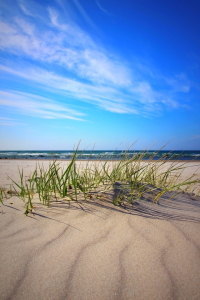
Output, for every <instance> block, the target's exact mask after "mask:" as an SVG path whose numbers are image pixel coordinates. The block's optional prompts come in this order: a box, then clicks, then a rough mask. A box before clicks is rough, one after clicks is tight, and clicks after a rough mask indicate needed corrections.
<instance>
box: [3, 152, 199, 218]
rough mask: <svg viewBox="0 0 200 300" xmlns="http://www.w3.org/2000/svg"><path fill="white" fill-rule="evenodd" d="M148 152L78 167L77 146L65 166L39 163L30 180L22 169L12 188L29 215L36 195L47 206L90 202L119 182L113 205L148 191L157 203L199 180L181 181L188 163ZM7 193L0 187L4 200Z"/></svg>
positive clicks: (131, 200)
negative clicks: (62, 202)
mask: <svg viewBox="0 0 200 300" xmlns="http://www.w3.org/2000/svg"><path fill="white" fill-rule="evenodd" d="M147 152H148V151H144V153H143V154H140V156H136V155H135V156H133V157H132V158H131V159H130V158H129V157H128V155H127V156H126V152H124V156H123V158H122V159H121V160H120V161H110V160H104V157H102V158H101V159H99V160H98V161H95V162H94V161H93V162H91V161H89V160H87V161H84V162H79V164H78V167H77V160H79V158H80V156H79V154H78V147H77V149H76V151H74V155H73V157H72V159H71V161H69V163H68V166H67V167H66V168H65V169H63V168H61V164H60V163H59V162H58V161H56V160H54V161H52V162H50V164H49V167H48V168H47V169H45V168H44V167H43V166H42V165H40V164H37V166H36V169H35V171H34V172H33V173H32V175H31V176H30V178H29V179H28V180H25V178H24V173H23V170H20V169H19V178H20V181H19V182H16V181H14V180H12V181H13V190H14V191H15V193H17V195H18V197H20V198H21V199H22V200H23V201H24V203H25V214H26V215H28V213H30V212H32V210H33V197H34V195H35V194H38V197H39V200H40V201H41V202H42V203H43V204H44V205H47V206H50V205H51V202H52V201H59V200H60V199H62V200H66V202H68V201H79V199H80V198H82V199H84V201H89V199H90V197H91V193H93V195H94V192H95V191H96V193H95V195H96V198H97V199H99V198H101V195H102V194H103V193H105V192H106V191H108V190H111V189H113V188H114V187H115V185H116V183H119V182H120V186H121V189H122V192H121V193H118V195H117V196H116V197H115V198H113V204H114V205H123V204H124V203H126V202H127V203H129V204H132V203H134V200H135V199H137V200H138V199H142V198H143V195H144V193H148V195H149V197H150V198H151V200H152V202H153V203H156V204H157V203H159V200H160V197H161V196H163V195H164V194H165V193H166V192H169V191H176V193H173V195H176V194H178V193H181V192H182V191H192V190H193V187H194V184H195V183H197V182H200V180H199V179H198V180H195V179H194V176H195V174H193V175H192V176H190V177H189V178H187V179H186V180H184V181H181V174H182V172H183V171H184V169H185V168H187V163H186V162H184V161H183V162H179V163H177V162H173V161H170V160H169V159H166V158H164V157H161V158H160V160H157V161H153V160H149V161H148V160H145V161H144V160H143V157H144V156H145V154H146V153H147ZM154 155H156V152H155V153H154ZM152 158H153V157H151V159H152ZM127 186H128V189H129V192H128V194H127V195H126V196H124V194H123V188H124V189H126V188H127ZM198 193H199V191H198ZM4 194H5V193H4V192H3V191H2V190H1V189H0V202H2V203H3V198H4V196H5V195H4ZM172 197H173V196H172ZM172 197H171V198H172Z"/></svg>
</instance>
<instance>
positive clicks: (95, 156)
mask: <svg viewBox="0 0 200 300" xmlns="http://www.w3.org/2000/svg"><path fill="white" fill-rule="evenodd" d="M73 154H74V151H71V150H66V151H63V150H58V151H0V159H38V160H41V159H52V160H55V159H57V160H65V159H66V160H67V159H71V158H72V156H73ZM143 154H144V156H143ZM141 156H143V157H142V159H143V160H148V159H151V160H158V159H164V160H195V161H200V151H165V150H162V151H153V150H151V151H148V152H145V151H133V150H129V151H121V150H117V151H116V150H115V151H107V150H102V151H100V150H96V151H95V150H92V151H78V153H77V159H79V160H99V159H102V160H121V159H123V158H127V159H130V158H132V157H135V158H141Z"/></svg>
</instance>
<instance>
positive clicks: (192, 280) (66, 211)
mask: <svg viewBox="0 0 200 300" xmlns="http://www.w3.org/2000/svg"><path fill="white" fill-rule="evenodd" d="M35 163H36V162H35V161H15V160H1V161H0V186H2V187H4V188H6V189H9V186H10V183H11V181H10V179H9V177H12V178H13V179H14V180H18V173H17V168H18V166H20V168H23V169H24V172H25V176H27V177H28V176H29V175H30V174H31V172H32V170H33V169H34V166H35ZM44 164H46V165H48V162H44ZM63 164H67V162H63ZM192 165H196V166H197V165H199V166H200V164H199V163H189V165H188V168H187V171H185V173H184V174H183V176H188V175H190V174H192V173H193V172H194V170H195V169H196V167H193V166H192ZM194 168H195V169H194ZM196 178H200V173H199V171H198V172H197V173H196ZM196 189H199V184H197V186H196ZM114 195H115V190H114V191H109V192H107V193H106V194H105V197H104V198H103V199H102V200H96V199H91V200H90V201H89V202H88V203H80V205H79V204H76V203H72V202H71V204H70V205H69V204H66V202H64V201H60V202H57V203H56V202H55V203H53V204H52V206H51V207H50V208H47V207H44V206H42V205H41V204H40V203H39V202H38V201H37V199H35V209H34V214H30V215H29V216H28V217H26V216H25V215H24V203H23V202H22V201H21V200H20V199H19V198H18V197H17V196H12V197H11V198H10V199H7V200H5V201H4V205H0V299H2V300H3V299H19V300H23V299H37V300H46V299H50V300H51V299H52V300H60V299H70V300H73V299H79V300H80V299H81V300H86V299H87V300H90V299H91V300H94V299H99V300H101V299H106V300H107V299H109V300H110V299H123V300H126V299H134V300H135V299H136V300H137V299H142V300H144V299H150V300H152V299H156V300H158V299H162V300H165V299H181V300H182V299H188V300H189V299H200V284H199V283H200V197H199V196H198V197H194V195H193V194H187V193H182V194H179V195H177V196H176V197H175V198H174V199H173V200H171V201H167V200H168V199H169V197H170V196H171V194H170V193H168V194H166V195H165V196H163V198H162V199H161V201H160V204H159V205H156V204H152V203H151V202H149V201H135V203H134V205H133V206H132V207H127V208H120V207H118V206H113V205H112V203H111V202H112V200H113V197H114Z"/></svg>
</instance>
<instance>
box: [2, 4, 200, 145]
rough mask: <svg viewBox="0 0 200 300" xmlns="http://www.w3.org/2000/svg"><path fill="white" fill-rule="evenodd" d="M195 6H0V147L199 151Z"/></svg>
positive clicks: (198, 10)
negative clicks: (149, 148)
mask: <svg viewBox="0 0 200 300" xmlns="http://www.w3.org/2000/svg"><path fill="white" fill-rule="evenodd" d="M199 15H200V2H199V0H190V1H189V0H185V1H183V0H182V1H178V0H173V1H171V0H163V1H160V0H123V1H122V0H118V1H114V0H98V1H97V0H84V1H83V0H51V1H50V0H43V1H39V0H6V1H3V0H1V1H0V150H65V149H72V148H73V147H74V145H77V144H78V141H79V140H81V141H82V142H81V148H85V147H87V149H90V148H93V146H94V145H95V149H96V150H98V149H99V150H102V149H107V150H112V149H115V148H116V147H118V146H119V145H120V144H121V143H122V144H121V145H120V148H121V149H127V148H128V146H129V145H130V144H132V143H133V142H134V141H135V140H137V139H138V142H137V143H136V145H135V146H134V148H135V149H144V148H147V147H152V148H153V149H158V148H159V147H162V146H164V145H165V144H166V143H168V142H170V143H169V144H168V145H167V146H166V149H173V150H200V117H199V115H200V113H199V112H200V54H199V53H200V52H199V49H200V36H199V28H200V18H199Z"/></svg>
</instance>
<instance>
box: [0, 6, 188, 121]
mask: <svg viewBox="0 0 200 300" xmlns="http://www.w3.org/2000/svg"><path fill="white" fill-rule="evenodd" d="M25 3H26V2H23V1H22V0H20V2H19V6H20V8H21V11H22V12H23V14H18V15H17V16H14V17H13V18H12V20H10V19H3V18H2V20H1V22H0V49H1V50H2V51H4V52H5V53H12V54H15V55H17V57H18V58H21V59H22V60H21V62H20V65H17V63H15V62H14V61H12V67H11V64H9V63H8V62H6V61H4V64H2V65H1V66H0V69H1V72H2V74H6V73H7V74H12V75H13V76H15V77H18V80H19V79H20V78H24V79H25V80H27V81H28V82H29V84H35V83H37V87H38V88H42V89H48V90H49V91H52V92H54V93H55V92H56V93H57V94H61V95H64V96H66V99H68V98H70V99H74V100H79V101H84V102H87V103H90V104H92V105H95V106H98V107H100V108H102V109H105V110H107V111H111V112H115V113H130V114H140V115H144V116H147V115H157V114H159V113H160V112H161V111H162V106H168V107H171V108H178V107H179V104H178V102H177V101H176V100H175V99H174V95H173V94H175V93H176V91H184V92H187V91H189V85H188V82H187V80H186V79H185V78H184V76H183V75H182V77H181V76H180V77H179V78H178V77H177V78H175V79H166V78H164V77H163V78H161V77H160V78H159V80H163V82H164V84H165V85H166V84H167V85H168V90H166V88H165V89H164V92H163V91H159V92H158V91H157V90H156V89H155V88H153V86H152V84H151V83H150V80H148V79H147V78H146V77H145V76H144V78H141V74H140V75H138V74H137V67H135V69H134V72H133V71H132V70H131V68H129V66H128V63H127V62H126V61H125V60H123V59H122V58H118V57H116V56H115V55H113V54H110V53H109V52H108V51H106V50H105V48H103V47H102V46H100V45H98V44H97V43H95V42H94V40H93V39H92V38H91V37H90V36H89V35H88V34H86V32H84V31H83V30H82V29H81V28H80V27H79V26H78V25H77V24H75V23H73V22H67V23H66V22H65V23H64V21H63V20H64V18H63V16H62V12H61V11H58V10H56V9H55V8H53V7H48V8H45V10H43V11H44V14H43V15H42V16H41V13H40V10H41V8H39V6H38V4H36V3H35V2H32V1H30V2H28V3H29V4H30V3H31V5H32V6H33V13H32V11H31V13H30V7H29V6H27V5H28V4H27V5H25ZM57 3H59V5H60V6H61V7H63V2H62V1H61V0H57ZM67 3H68V2H67ZM73 3H74V5H75V6H76V7H77V9H78V10H79V12H80V13H81V15H82V16H83V17H84V18H85V19H86V20H87V21H88V22H89V23H90V18H89V17H88V15H87V14H86V12H85V11H84V9H83V8H82V6H81V5H80V3H79V1H78V0H73ZM43 8H44V7H43ZM24 14H25V16H24ZM45 14H46V15H45ZM38 15H39V16H40V17H41V18H40V19H41V20H42V21H41V22H39V23H38V22H36V19H35V18H36V17H35V16H37V18H38ZM42 22H43V23H42ZM38 24H40V25H38ZM24 57H25V58H26V62H25V60H24ZM27 60H28V61H29V63H27ZM38 64H40V65H42V67H40V68H39V67H35V65H36V66H37V65H38ZM47 66H48V67H47ZM45 68H47V69H48V70H49V69H53V70H55V71H54V72H50V71H46V70H45ZM145 72H146V71H145ZM133 74H134V75H133ZM149 74H151V75H149V76H151V79H152V76H153V75H152V74H153V73H152V72H151V73H149ZM157 78H158V77H157ZM157 78H156V76H154V80H155V81H156V80H157ZM178 82H181V84H179V85H178ZM169 86H170V87H171V90H169ZM175 88H176V90H175ZM10 93H11V92H10ZM13 93H14V95H15V99H16V97H20V99H18V98H17V99H18V100H19V103H23V104H24V109H23V108H22V105H21V106H20V107H19V106H16V105H17V104H16V103H17V102H16V101H12V100H11V98H9V97H7V98H6V101H8V102H7V103H10V106H13V107H15V108H16V109H19V110H20V111H21V112H22V111H24V112H25V111H26V113H27V112H28V113H29V114H30V106H31V105H32V112H34V114H35V115H37V116H40V117H43V118H59V117H61V118H64V115H65V114H64V113H66V115H67V117H68V118H73V119H77V120H78V119H79V118H77V115H78V112H72V111H69V110H68V111H67V110H66V109H65V107H64V106H63V105H61V107H60V108H59V109H58V110H57V109H56V106H55V103H54V106H52V107H51V108H50V107H49V106H48V105H47V102H46V100H44V99H43V100H41V103H43V106H42V107H41V106H40V105H39V101H38V99H36V96H34V98H33V96H32V98H31V96H30V95H26V96H25V94H23V95H22V93H21V94H20V95H19V94H17V93H16V92H13ZM4 96H5V94H4ZM25 97H26V99H29V100H28V102H27V103H29V107H27V105H26V101H25ZM20 101H21V102H20ZM66 101H67V100H66ZM1 103H2V105H5V103H4V104H3V102H1ZM44 103H45V104H44ZM49 105H50V104H49ZM54 110H55V111H54ZM66 115H65V118H66ZM79 115H80V114H79Z"/></svg>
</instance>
